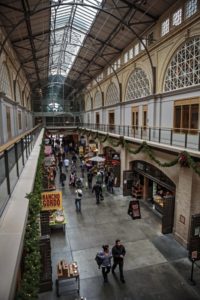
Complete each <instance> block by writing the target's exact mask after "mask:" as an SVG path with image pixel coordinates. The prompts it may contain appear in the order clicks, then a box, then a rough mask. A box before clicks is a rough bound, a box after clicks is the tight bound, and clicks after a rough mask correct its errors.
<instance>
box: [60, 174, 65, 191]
mask: <svg viewBox="0 0 200 300" xmlns="http://www.w3.org/2000/svg"><path fill="white" fill-rule="evenodd" d="M65 180H66V175H65V173H63V172H62V171H61V173H60V183H61V185H62V187H64V186H65V184H64V181H65Z"/></svg>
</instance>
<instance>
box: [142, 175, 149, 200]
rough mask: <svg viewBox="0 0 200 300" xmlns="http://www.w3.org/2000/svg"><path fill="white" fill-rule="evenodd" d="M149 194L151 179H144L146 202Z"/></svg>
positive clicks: (144, 197)
mask: <svg viewBox="0 0 200 300" xmlns="http://www.w3.org/2000/svg"><path fill="white" fill-rule="evenodd" d="M148 194H149V179H148V178H147V177H144V186H143V199H144V200H145V201H146V200H147V199H148Z"/></svg>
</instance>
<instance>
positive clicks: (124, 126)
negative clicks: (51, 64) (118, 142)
mask: <svg viewBox="0 0 200 300" xmlns="http://www.w3.org/2000/svg"><path fill="white" fill-rule="evenodd" d="M123 136H125V126H123Z"/></svg>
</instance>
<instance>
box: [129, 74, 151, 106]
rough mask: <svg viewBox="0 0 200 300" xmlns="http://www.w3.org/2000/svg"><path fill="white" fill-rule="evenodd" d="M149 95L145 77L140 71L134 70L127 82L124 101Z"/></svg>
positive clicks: (148, 85) (147, 82) (147, 81)
mask: <svg viewBox="0 0 200 300" xmlns="http://www.w3.org/2000/svg"><path fill="white" fill-rule="evenodd" d="M150 94H151V91H150V84H149V80H148V78H147V75H146V74H145V72H144V71H143V70H142V69H140V68H136V69H135V70H134V71H133V73H132V74H131V75H130V77H129V80H128V85H127V90H126V101H129V100H133V99H137V98H141V97H146V96H148V95H150Z"/></svg>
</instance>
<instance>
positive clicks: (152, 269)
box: [39, 181, 200, 300]
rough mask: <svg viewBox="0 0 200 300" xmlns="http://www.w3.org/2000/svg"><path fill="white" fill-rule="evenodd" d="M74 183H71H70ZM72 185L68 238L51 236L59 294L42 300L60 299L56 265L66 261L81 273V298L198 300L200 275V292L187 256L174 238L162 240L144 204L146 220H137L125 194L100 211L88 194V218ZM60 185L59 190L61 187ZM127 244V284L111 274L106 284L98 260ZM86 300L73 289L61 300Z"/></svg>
mask: <svg viewBox="0 0 200 300" xmlns="http://www.w3.org/2000/svg"><path fill="white" fill-rule="evenodd" d="M67 182H68V181H67ZM67 182H66V185H65V188H64V189H61V190H62V191H63V206H64V209H65V212H66V215H67V225H66V233H65V234H64V233H63V232H62V231H59V230H57V231H54V232H52V234H51V246H52V268H53V291H51V292H46V293H42V294H40V297H39V299H40V300H54V299H57V296H56V292H55V279H56V264H57V262H58V261H59V260H60V259H65V260H67V261H69V262H70V261H73V260H74V261H77V263H78V267H79V271H80V278H81V281H80V286H81V291H80V296H82V297H85V298H86V299H87V300H158V299H162V300H198V299H200V270H199V269H198V268H197V267H195V273H194V277H195V280H196V282H197V284H196V286H192V285H190V281H189V280H188V278H189V277H190V270H191V263H190V262H189V260H188V259H187V251H186V250H185V249H184V248H183V247H182V246H180V244H179V243H177V242H176V241H175V240H174V239H173V236H172V235H162V234H161V232H160V230H161V226H160V220H159V217H158V216H156V215H154V214H153V212H152V211H151V210H150V209H149V208H148V207H147V206H146V205H144V204H143V203H141V215H142V218H141V219H138V220H132V219H131V218H130V217H129V216H128V214H127V209H128V203H129V200H130V197H123V196H122V195H121V193H120V190H119V189H116V190H115V194H114V195H111V194H109V193H107V192H105V197H104V201H102V202H101V203H100V205H98V206H97V205H96V201H95V199H94V195H93V194H92V193H91V191H89V190H84V196H83V200H82V214H77V213H76V211H75V205H74V197H75V195H74V189H73V188H69V187H68V184H67ZM58 185H59V184H58ZM116 238H119V239H121V241H122V243H123V244H124V246H125V247H126V251H127V254H126V257H125V265H124V275H125V279H126V283H125V284H122V283H121V282H120V281H119V273H118V272H116V276H113V275H112V274H109V282H108V283H107V284H104V283H103V280H102V275H101V270H99V269H98V267H97V265H96V262H95V260H94V257H95V254H96V252H97V251H98V250H100V249H101V246H102V245H103V244H109V245H110V247H111V246H112V245H113V244H114V242H115V240H116ZM80 296H79V295H78V294H77V293H76V292H73V291H70V287H69V288H67V289H66V288H63V289H61V296H60V299H61V300H62V299H67V300H75V299H80Z"/></svg>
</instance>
